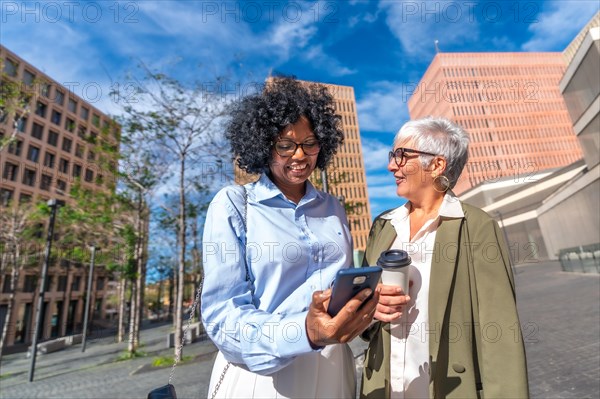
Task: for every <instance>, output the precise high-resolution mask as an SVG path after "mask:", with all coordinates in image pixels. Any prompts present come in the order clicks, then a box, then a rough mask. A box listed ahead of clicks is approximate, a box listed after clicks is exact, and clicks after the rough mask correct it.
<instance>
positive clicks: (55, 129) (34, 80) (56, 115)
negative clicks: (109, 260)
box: [0, 46, 120, 351]
mask: <svg viewBox="0 0 600 399" xmlns="http://www.w3.org/2000/svg"><path fill="white" fill-rule="evenodd" d="M0 60H1V62H2V65H3V68H4V73H3V76H4V79H11V80H13V81H14V82H18V83H20V84H22V85H23V87H26V88H27V90H30V91H31V92H32V93H34V95H33V97H32V101H31V103H30V104H29V110H30V112H28V113H27V114H26V115H25V117H22V118H19V119H18V123H17V129H18V133H17V135H16V139H15V140H14V141H13V142H11V143H10V144H9V145H8V146H6V147H4V148H3V149H2V151H0V177H1V180H0V212H2V209H4V211H5V212H7V209H8V207H10V206H19V204H22V203H23V202H28V201H35V202H38V201H47V200H49V199H51V198H52V199H58V200H63V201H65V202H66V204H67V206H68V204H69V202H70V198H69V195H68V193H69V190H70V188H71V186H72V184H73V183H74V182H75V181H80V182H81V185H82V187H84V188H87V189H91V190H103V191H110V190H114V187H115V177H116V175H115V173H116V172H115V171H116V168H117V163H116V154H117V153H118V146H119V135H120V128H119V126H118V125H116V124H115V123H114V122H113V121H112V120H111V119H110V118H109V117H108V116H107V115H105V114H103V113H102V112H101V111H100V110H99V109H97V108H96V107H94V106H93V105H91V104H90V103H88V102H86V100H85V99H83V98H81V97H79V96H77V95H75V94H73V93H72V92H70V91H69V90H68V89H67V88H66V87H64V86H63V85H61V84H60V83H59V82H57V81H55V80H53V79H52V78H51V77H49V76H47V75H46V74H44V73H43V72H42V71H40V70H39V69H37V68H36V67H34V66H33V65H31V64H29V63H28V62H27V61H25V60H24V59H22V58H20V57H19V56H17V55H16V54H14V53H13V52H11V51H10V50H8V49H7V48H5V47H3V46H0ZM20 112H22V110H21V111H20ZM4 119H5V120H2V121H0V138H8V137H10V136H11V134H12V133H13V131H14V121H12V120H7V119H8V118H4ZM57 223H60V221H59V220H57ZM0 228H6V226H0ZM44 230H45V228H44ZM0 248H3V247H2V243H0ZM69 250H70V249H68V248H62V247H61V246H60V243H54V246H53V252H52V254H53V257H54V259H55V260H54V261H53V263H52V264H51V265H50V269H49V273H48V274H49V278H48V282H47V286H46V287H47V288H46V293H45V296H44V305H43V309H42V312H43V313H42V330H41V336H40V339H41V340H47V339H51V338H55V337H61V336H65V335H72V334H76V333H81V328H82V321H83V312H84V303H85V292H86V288H87V287H86V285H87V270H88V267H87V265H84V264H80V263H72V262H69V261H68V260H67V259H68V251H69ZM41 252H42V253H43V248H42V251H41ZM0 255H2V254H0ZM0 259H2V256H0ZM0 262H1V260H0ZM42 262H43V256H39V258H38V259H35V260H34V261H33V262H31V267H29V268H27V269H26V271H25V273H22V274H21V276H20V279H19V281H18V283H17V289H16V294H15V295H16V297H15V299H16V300H15V305H14V307H13V314H12V323H11V325H9V330H8V336H7V342H6V347H5V349H6V350H7V351H11V350H18V349H19V348H22V347H24V346H26V345H28V344H29V343H30V342H31V338H32V331H33V323H34V320H33V319H34V314H35V304H36V303H37V302H36V301H35V300H34V299H35V298H36V293H37V292H38V290H39V285H40V284H38V280H39V278H38V276H39V274H40V270H41V266H42ZM3 266H6V265H3ZM97 266H98V267H97V268H96V270H95V272H94V279H93V283H92V292H93V294H92V302H91V304H92V305H91V308H92V314H93V317H94V318H97V319H102V318H105V317H109V316H110V314H111V310H110V307H109V306H108V304H107V301H106V299H107V293H108V290H109V288H108V287H109V277H108V274H107V272H106V271H105V270H104V268H103V267H102V265H97ZM2 270H3V273H1V274H0V290H1V291H0V326H1V325H2V324H3V323H4V319H5V315H6V312H7V304H8V298H9V294H10V270H9V269H8V268H5V267H2Z"/></svg>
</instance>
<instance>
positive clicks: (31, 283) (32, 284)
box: [23, 276, 38, 292]
mask: <svg viewBox="0 0 600 399" xmlns="http://www.w3.org/2000/svg"><path fill="white" fill-rule="evenodd" d="M37 280H38V278H37V276H25V284H24V285H23V292H35V289H36V288H37Z"/></svg>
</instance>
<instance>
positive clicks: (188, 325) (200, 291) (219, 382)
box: [169, 186, 250, 399]
mask: <svg viewBox="0 0 600 399" xmlns="http://www.w3.org/2000/svg"><path fill="white" fill-rule="evenodd" d="M242 189H243V191H244V213H243V216H242V217H243V223H244V230H245V231H247V229H248V226H247V221H246V218H247V212H248V194H247V192H246V187H244V186H242ZM249 280H250V273H249V272H248V266H246V281H249ZM203 282H204V276H203V277H202V280H200V285H199V286H198V290H197V291H196V298H195V299H194V303H192V307H191V309H190V317H189V318H188V322H187V326H185V328H184V330H183V335H182V337H181V344H180V345H179V348H177V354H176V355H175V361H174V363H173V367H172V368H171V374H170V375H169V384H170V383H171V381H172V380H173V375H174V374H175V367H177V363H179V360H180V357H181V351H182V350H183V345H184V343H185V335H186V334H187V332H188V330H189V329H190V325H191V324H192V319H193V318H194V313H195V312H196V306H198V304H199V303H200V296H201V294H202V283H203ZM229 366H231V362H228V363H227V364H226V365H225V367H224V368H223V372H222V373H221V376H220V377H219V381H218V382H217V384H216V385H215V390H214V391H213V393H212V395H211V396H210V398H211V399H215V397H216V396H217V392H218V391H219V388H220V387H221V384H222V383H223V380H224V379H225V374H227V370H228V369H229Z"/></svg>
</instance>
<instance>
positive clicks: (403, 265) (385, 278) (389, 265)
mask: <svg viewBox="0 0 600 399" xmlns="http://www.w3.org/2000/svg"><path fill="white" fill-rule="evenodd" d="M410 262H411V260H410V256H408V253H407V252H406V251H403V250H401V249H390V250H387V251H383V252H382V253H381V255H379V259H378V260H377V266H381V268H382V269H383V273H381V282H382V283H383V284H385V285H397V286H399V287H401V288H402V291H404V295H408V282H409V275H408V270H409V269H410V268H409V266H410Z"/></svg>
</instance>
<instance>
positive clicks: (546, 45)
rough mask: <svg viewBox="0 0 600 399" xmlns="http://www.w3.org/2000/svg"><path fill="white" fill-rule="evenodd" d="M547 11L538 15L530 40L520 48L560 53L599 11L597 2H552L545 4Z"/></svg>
mask: <svg viewBox="0 0 600 399" xmlns="http://www.w3.org/2000/svg"><path fill="white" fill-rule="evenodd" d="M545 4H546V5H547V6H548V8H549V9H548V10H547V11H544V12H542V13H541V14H539V15H538V16H537V17H536V19H537V22H536V23H532V24H531V26H530V27H529V31H530V32H532V33H533V36H532V37H531V39H529V40H528V41H527V42H525V43H524V44H523V45H522V46H521V48H522V49H523V50H525V51H562V50H564V48H561V47H559V46H562V47H565V46H566V45H568V43H569V42H570V41H571V40H573V39H574V38H575V36H576V35H577V34H578V33H579V31H580V30H581V28H582V27H583V26H585V24H587V23H588V22H589V20H590V19H591V18H592V16H593V15H594V14H595V13H596V12H598V10H599V9H600V4H599V3H598V2H597V1H581V0H580V1H553V2H548V3H545Z"/></svg>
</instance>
